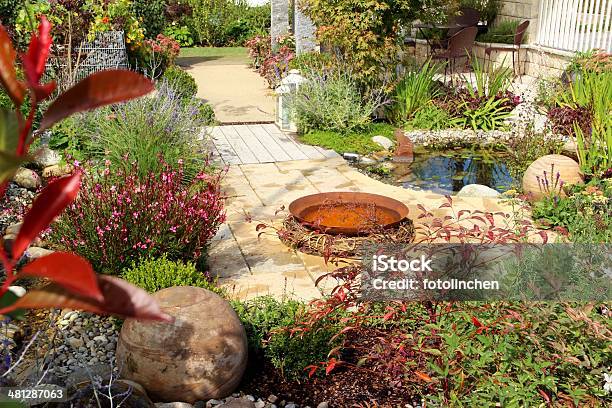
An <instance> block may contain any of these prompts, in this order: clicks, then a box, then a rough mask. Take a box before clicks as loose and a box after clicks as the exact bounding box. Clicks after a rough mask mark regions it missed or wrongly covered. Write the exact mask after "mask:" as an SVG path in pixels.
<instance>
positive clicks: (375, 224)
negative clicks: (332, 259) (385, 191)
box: [289, 192, 408, 236]
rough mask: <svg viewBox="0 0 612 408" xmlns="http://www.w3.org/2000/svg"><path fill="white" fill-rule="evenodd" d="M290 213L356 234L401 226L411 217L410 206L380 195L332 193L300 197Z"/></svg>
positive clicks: (311, 225)
mask: <svg viewBox="0 0 612 408" xmlns="http://www.w3.org/2000/svg"><path fill="white" fill-rule="evenodd" d="M289 212H290V213H291V215H293V216H294V217H295V218H296V219H297V220H299V221H300V222H301V223H302V224H303V225H305V226H307V227H309V228H312V229H317V230H321V231H323V232H324V233H326V234H342V235H348V236H355V235H361V234H363V233H367V232H368V231H372V230H373V229H375V228H381V227H382V228H392V227H394V226H397V225H399V223H400V222H401V221H402V220H404V219H405V218H406V217H407V216H408V207H406V206H405V205H404V204H403V203H401V202H399V201H397V200H394V199H393V198H390V197H385V196H381V195H378V194H370V193H356V192H331V193H319V194H312V195H307V196H304V197H301V198H298V199H297V200H295V201H293V202H292V203H291V204H289Z"/></svg>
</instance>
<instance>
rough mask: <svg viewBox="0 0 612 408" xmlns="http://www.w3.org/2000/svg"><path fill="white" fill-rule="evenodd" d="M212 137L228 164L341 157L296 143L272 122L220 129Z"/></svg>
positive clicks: (217, 128) (316, 147)
mask: <svg viewBox="0 0 612 408" xmlns="http://www.w3.org/2000/svg"><path fill="white" fill-rule="evenodd" d="M210 134H211V136H212V139H213V144H214V148H215V150H216V152H217V153H218V155H219V157H220V158H221V160H222V161H223V163H225V164H228V165H232V164H253V163H274V162H283V161H290V160H307V159H324V158H333V157H338V154H337V153H336V152H334V151H333V150H326V149H323V148H320V147H318V146H309V145H305V144H301V143H298V142H296V141H295V139H294V138H292V137H291V136H289V135H286V134H285V133H283V132H281V131H280V130H279V128H278V127H277V126H276V125H274V124H271V123H268V124H254V125H233V126H232V125H227V126H216V127H213V128H211V129H210Z"/></svg>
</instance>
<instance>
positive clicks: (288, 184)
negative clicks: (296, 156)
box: [209, 129, 508, 300]
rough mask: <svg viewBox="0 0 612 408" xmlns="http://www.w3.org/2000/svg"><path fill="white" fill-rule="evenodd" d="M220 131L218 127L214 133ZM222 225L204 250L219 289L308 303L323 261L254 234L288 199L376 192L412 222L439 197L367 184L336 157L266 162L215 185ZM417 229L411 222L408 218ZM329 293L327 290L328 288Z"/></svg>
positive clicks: (474, 201)
mask: <svg viewBox="0 0 612 408" xmlns="http://www.w3.org/2000/svg"><path fill="white" fill-rule="evenodd" d="M222 131H223V133H225V129H222ZM222 189H223V193H224V195H225V196H226V197H227V198H226V208H227V223H226V224H225V225H224V226H223V227H222V228H221V230H220V231H219V233H218V234H217V236H216V237H215V239H214V242H213V243H212V245H211V250H210V258H209V265H210V271H211V273H212V274H216V275H217V276H218V277H219V283H220V284H222V285H223V286H224V287H226V288H227V289H228V290H229V291H230V293H232V294H233V296H235V297H236V298H243V299H245V298H253V297H255V296H259V295H266V294H270V295H273V296H275V297H277V298H280V297H282V296H287V297H292V298H297V299H302V300H309V299H313V298H316V297H320V296H321V293H322V292H321V290H320V289H319V288H317V287H316V286H315V281H316V280H317V278H318V277H320V276H321V275H322V274H324V273H327V272H330V271H331V270H333V266H332V265H326V264H325V262H324V261H323V258H321V257H317V256H313V255H307V254H303V253H301V252H298V251H294V250H292V249H290V248H289V247H287V246H285V245H284V244H282V243H281V241H280V240H279V239H278V237H277V235H276V234H275V232H274V230H268V229H266V230H264V231H257V230H256V227H257V225H258V224H260V223H262V222H264V223H268V224H271V225H274V226H279V225H280V223H281V222H282V220H283V218H284V217H285V216H286V215H287V212H286V211H279V210H281V208H283V207H284V208H287V207H288V205H289V204H290V203H291V201H293V200H294V199H296V198H298V197H301V196H304V195H307V194H314V193H319V192H329V191H362V192H369V193H376V194H383V195H388V196H390V197H393V198H395V199H397V200H400V201H402V202H403V203H405V204H406V205H407V206H408V208H409V209H410V214H411V215H412V216H413V217H414V218H416V214H419V213H420V211H419V209H418V208H417V205H419V204H421V205H423V206H424V207H425V208H427V209H428V210H435V211H434V213H435V214H436V215H444V214H448V212H449V210H448V209H438V207H440V206H441V205H442V204H444V203H445V202H446V198H445V197H443V196H441V195H438V194H432V193H429V192H423V191H413V190H408V189H404V188H400V187H395V186H391V185H388V184H384V183H381V182H379V181H377V180H374V179H372V178H370V177H368V176H366V175H364V174H362V173H360V172H358V171H357V170H355V169H354V168H352V167H350V166H349V165H348V164H347V163H346V162H345V161H344V159H342V158H341V157H339V156H337V155H336V157H325V158H318V159H303V160H290V161H279V162H269V163H248V164H232V165H230V166H229V168H228V172H227V175H226V177H225V179H224V181H223V186H222ZM454 203H455V206H456V208H460V209H468V210H476V209H478V210H482V211H491V212H497V211H502V210H505V211H506V212H508V208H507V207H504V204H503V203H501V202H500V201H499V200H496V199H490V198H479V197H461V198H459V197H454ZM414 218H413V220H414V221H415V223H417V224H418V222H419V220H416V219H414ZM328 289H329V288H328Z"/></svg>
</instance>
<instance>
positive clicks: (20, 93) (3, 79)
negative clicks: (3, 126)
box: [0, 24, 25, 106]
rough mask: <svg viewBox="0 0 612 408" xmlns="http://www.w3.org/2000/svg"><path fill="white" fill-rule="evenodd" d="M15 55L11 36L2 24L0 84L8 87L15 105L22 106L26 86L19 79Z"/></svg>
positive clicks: (0, 29) (0, 28)
mask: <svg viewBox="0 0 612 408" xmlns="http://www.w3.org/2000/svg"><path fill="white" fill-rule="evenodd" d="M15 56H16V52H15V49H14V48H13V45H12V44H11V38H10V37H9V35H8V33H7V32H6V30H5V29H4V27H3V26H2V25H1V24H0V84H2V86H3V87H4V89H6V91H7V93H8V94H9V96H10V97H11V99H12V100H13V102H15V105H17V106H20V105H21V103H22V102H23V97H24V96H25V87H24V86H23V84H22V83H21V82H20V81H18V80H17V73H16V72H15Z"/></svg>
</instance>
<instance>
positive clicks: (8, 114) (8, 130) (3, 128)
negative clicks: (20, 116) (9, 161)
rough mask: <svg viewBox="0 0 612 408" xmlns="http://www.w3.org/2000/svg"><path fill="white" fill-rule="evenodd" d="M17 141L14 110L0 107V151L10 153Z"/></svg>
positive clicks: (14, 149) (17, 134) (17, 133)
mask: <svg viewBox="0 0 612 408" xmlns="http://www.w3.org/2000/svg"><path fill="white" fill-rule="evenodd" d="M18 143H19V124H18V123H17V117H16V116H15V112H13V111H11V110H9V109H5V108H0V151H3V152H9V153H12V152H14V151H16V150H17V145H18Z"/></svg>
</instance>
